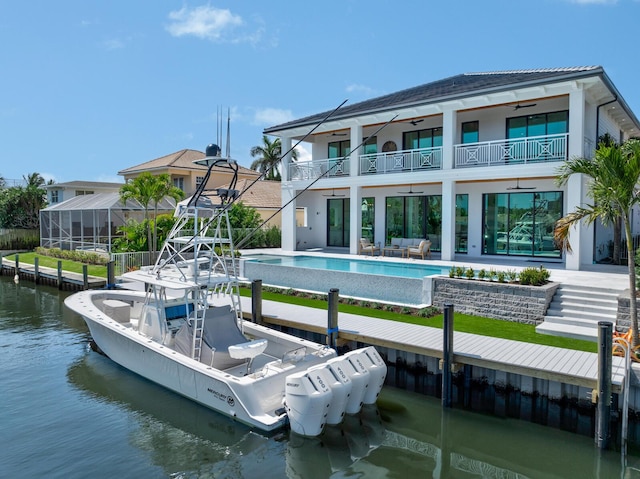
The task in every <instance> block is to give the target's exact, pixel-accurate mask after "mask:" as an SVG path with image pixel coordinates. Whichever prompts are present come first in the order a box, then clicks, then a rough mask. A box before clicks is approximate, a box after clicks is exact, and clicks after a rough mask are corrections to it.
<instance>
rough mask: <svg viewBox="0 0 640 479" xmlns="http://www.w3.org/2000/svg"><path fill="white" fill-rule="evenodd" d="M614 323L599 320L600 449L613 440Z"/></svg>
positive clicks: (598, 432) (598, 427) (598, 445)
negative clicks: (612, 374) (611, 426)
mask: <svg viewBox="0 0 640 479" xmlns="http://www.w3.org/2000/svg"><path fill="white" fill-rule="evenodd" d="M612 349H613V324H611V323H610V322H608V321H599V322H598V390H597V393H598V398H597V400H598V404H597V407H596V431H595V441H596V446H597V447H598V449H607V448H608V447H609V442H610V440H611V431H610V425H611V393H612V388H611V370H612V366H613V351H612Z"/></svg>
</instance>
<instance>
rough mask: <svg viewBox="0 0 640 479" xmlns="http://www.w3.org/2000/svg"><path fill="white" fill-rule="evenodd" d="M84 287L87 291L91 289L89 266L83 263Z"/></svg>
mask: <svg viewBox="0 0 640 479" xmlns="http://www.w3.org/2000/svg"><path fill="white" fill-rule="evenodd" d="M82 287H83V288H84V290H85V291H86V290H88V289H89V267H88V266H87V265H86V264H83V265H82Z"/></svg>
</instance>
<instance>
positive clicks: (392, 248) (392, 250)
mask: <svg viewBox="0 0 640 479" xmlns="http://www.w3.org/2000/svg"><path fill="white" fill-rule="evenodd" d="M406 249H407V248H403V247H402V246H399V245H397V244H393V245H389V246H385V247H384V248H382V256H384V253H385V251H386V252H388V253H389V256H392V255H393V254H395V253H400V256H401V257H403V258H404V252H405V250H406Z"/></svg>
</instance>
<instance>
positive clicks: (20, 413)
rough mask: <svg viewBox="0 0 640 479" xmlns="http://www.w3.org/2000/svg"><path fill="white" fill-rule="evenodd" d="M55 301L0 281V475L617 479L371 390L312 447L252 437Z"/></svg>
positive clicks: (601, 460)
mask: <svg viewBox="0 0 640 479" xmlns="http://www.w3.org/2000/svg"><path fill="white" fill-rule="evenodd" d="M66 294H67V293H59V292H58V291H57V290H56V289H53V288H48V287H38V288H36V287H35V286H34V285H32V284H31V283H28V282H22V283H20V284H19V285H15V284H14V283H13V281H12V279H11V278H9V277H0V361H1V364H2V369H1V370H0V385H1V386H0V387H1V389H0V391H1V392H0V407H1V411H0V412H1V416H0V417H1V418H2V419H1V422H0V424H1V427H0V477H2V478H66V479H68V478H87V477H96V478H107V477H108V478H116V477H117V478H163V477H171V478H200V477H202V478H233V479H239V478H251V479H254V478H302V479H308V478H309V479H313V478H347V477H349V478H402V479H409V478H418V477H420V478H422V477H425V478H431V477H433V478H449V477H451V478H479V477H487V478H516V477H517V478H525V477H528V478H539V477H541V478H573V477H576V478H591V477H594V478H603V479H604V478H607V479H608V478H623V477H624V478H630V477H640V457H638V456H633V455H632V456H629V457H628V458H627V461H628V465H627V466H626V468H623V466H622V462H621V457H620V455H619V454H618V453H616V452H607V453H604V454H602V455H599V454H597V453H596V450H595V449H594V447H593V439H591V438H589V437H586V436H580V435H575V434H571V433H567V432H563V431H559V430H555V429H551V428H547V427H542V426H539V425H535V424H531V423H527V422H524V421H518V420H510V419H496V418H493V417H489V416H485V415H482V414H478V413H470V412H466V411H462V410H459V409H453V410H450V411H447V414H444V415H443V414H442V409H441V407H440V403H439V401H438V400H437V399H435V398H430V397H426V396H421V395H416V394H412V393H407V392H404V391H399V390H396V389H393V388H391V387H387V388H385V389H384V390H383V395H382V397H381V399H380V401H379V404H378V408H377V409H375V408H372V409H368V410H366V411H365V412H364V413H363V414H362V415H361V416H360V417H359V418H349V419H348V421H346V422H345V424H344V425H343V427H342V428H341V429H337V428H336V429H331V430H329V431H328V432H327V433H326V435H325V436H324V437H322V438H321V439H303V438H301V437H298V436H294V435H291V434H289V433H287V432H284V433H279V434H276V435H271V436H266V435H263V434H261V433H259V432H252V431H251V430H249V429H248V428H246V427H244V426H242V425H239V424H236V423H233V422H232V421H230V420H228V419H226V418H224V417H222V416H219V415H217V414H215V413H214V412H211V411H208V410H206V409H204V408H202V407H200V406H198V405H196V404H193V403H191V402H190V401H187V400H185V399H182V398H181V397H179V396H176V395H175V394H173V393H169V392H167V391H165V390H164V389H161V388H159V387H157V386H155V385H153V384H151V383H149V382H147V381H145V380H143V379H141V378H139V377H137V376H135V375H133V374H131V373H129V372H127V371H125V370H123V369H122V368H120V367H119V366H117V365H115V364H114V363H113V362H111V361H110V360H109V359H107V358H105V357H103V356H100V355H98V354H97V353H95V352H93V351H91V350H89V349H88V348H87V343H88V341H89V335H88V330H87V328H86V327H85V325H84V323H83V322H82V320H81V319H80V318H79V317H77V316H75V315H74V314H71V313H70V312H68V311H67V310H66V309H65V308H64V307H63V304H62V299H63V298H64V296H65V295H66Z"/></svg>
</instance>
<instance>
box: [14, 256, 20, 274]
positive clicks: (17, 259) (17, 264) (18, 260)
mask: <svg viewBox="0 0 640 479" xmlns="http://www.w3.org/2000/svg"><path fill="white" fill-rule="evenodd" d="M18 256H19V255H18V253H16V266H15V270H14V271H13V274H14V276H20V258H19V257H18Z"/></svg>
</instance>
